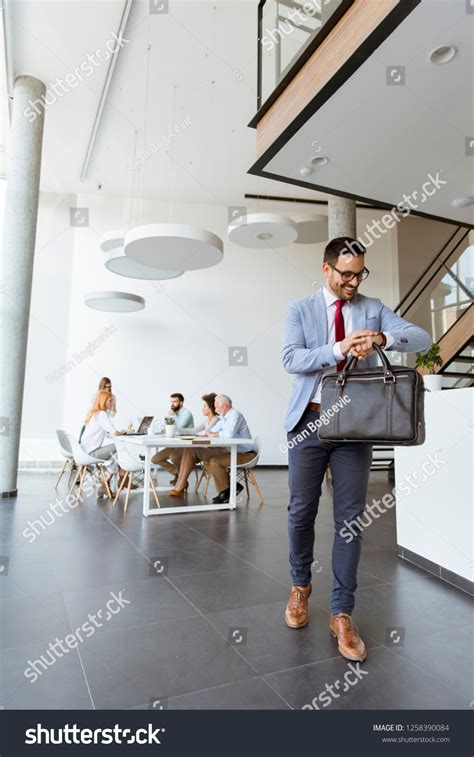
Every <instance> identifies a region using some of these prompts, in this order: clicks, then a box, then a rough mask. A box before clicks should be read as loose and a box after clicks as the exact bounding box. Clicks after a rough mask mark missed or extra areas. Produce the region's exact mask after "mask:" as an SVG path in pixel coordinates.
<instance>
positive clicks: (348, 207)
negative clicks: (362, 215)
mask: <svg viewBox="0 0 474 757" xmlns="http://www.w3.org/2000/svg"><path fill="white" fill-rule="evenodd" d="M328 223H329V239H330V240H331V239H334V238H335V237H352V239H357V220H356V203H355V200H349V199H348V198H347V197H335V196H334V195H331V196H330V197H329V199H328Z"/></svg>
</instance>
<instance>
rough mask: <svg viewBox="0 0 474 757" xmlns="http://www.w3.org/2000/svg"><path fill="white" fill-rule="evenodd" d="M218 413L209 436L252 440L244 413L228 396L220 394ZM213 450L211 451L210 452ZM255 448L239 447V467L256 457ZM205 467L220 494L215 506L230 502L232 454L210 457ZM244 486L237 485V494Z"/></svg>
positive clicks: (220, 453) (243, 445) (241, 445)
mask: <svg viewBox="0 0 474 757" xmlns="http://www.w3.org/2000/svg"><path fill="white" fill-rule="evenodd" d="M215 406H216V412H217V414H218V415H219V420H218V421H217V423H216V425H215V426H214V428H213V429H212V431H208V432H207V436H211V437H217V438H222V439H249V440H251V439H252V434H251V433H250V429H249V427H248V425H247V421H246V420H245V418H244V416H243V415H242V413H240V412H239V411H238V410H236V409H235V408H234V407H232V400H231V399H230V397H228V396H227V395H226V394H218V395H217V397H216V399H215ZM210 451H211V450H209V452H210ZM256 454H257V453H256V451H255V446H254V444H253V443H252V442H251V441H250V442H249V444H239V446H238V447H237V465H242V464H243V463H248V462H250V460H253V458H254V457H255V455H256ZM204 466H205V468H206V470H207V471H208V473H210V475H211V476H212V477H213V479H214V483H215V485H216V490H217V492H218V494H217V496H216V497H214V499H213V500H212V501H213V503H214V504H224V503H226V502H228V501H229V497H230V485H229V468H230V452H224V453H222V452H221V451H219V454H216V455H215V456H214V457H208V458H207V459H205V460H204ZM242 488H243V487H242V485H241V484H238V485H237V493H239V492H241V491H242Z"/></svg>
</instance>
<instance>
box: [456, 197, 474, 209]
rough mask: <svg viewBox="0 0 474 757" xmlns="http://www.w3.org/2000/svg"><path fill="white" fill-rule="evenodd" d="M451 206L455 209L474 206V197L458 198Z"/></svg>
mask: <svg viewBox="0 0 474 757" xmlns="http://www.w3.org/2000/svg"><path fill="white" fill-rule="evenodd" d="M451 205H452V206H453V208H468V207H469V206H470V205H474V197H456V199H455V200H453V201H452V203H451Z"/></svg>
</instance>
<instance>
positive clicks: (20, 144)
mask: <svg viewBox="0 0 474 757" xmlns="http://www.w3.org/2000/svg"><path fill="white" fill-rule="evenodd" d="M45 90H46V88H45V86H44V84H43V83H42V82H41V81H39V80H38V79H35V78H34V77H33V76H18V77H17V78H16V80H15V87H14V91H13V109H12V122H11V131H10V138H9V146H8V163H7V191H6V198H5V211H4V218H3V246H2V252H1V255H0V322H1V331H0V341H1V344H0V496H1V497H14V496H16V494H17V469H18V451H19V446H20V429H21V414H22V408H23V387H24V382H25V364H26V347H27V342H28V322H29V317H30V303H31V284H32V278H33V258H34V251H35V239H36V220H37V215H38V197H39V182H40V171H41V146H42V141H43V123H44V108H43V105H42V102H44V101H41V99H40V98H42V96H43V95H44V94H45ZM35 101H37V104H36V109H33V107H32V103H35ZM37 111H38V112H37ZM51 296H53V297H54V292H52V293H51ZM37 400H38V402H41V397H37Z"/></svg>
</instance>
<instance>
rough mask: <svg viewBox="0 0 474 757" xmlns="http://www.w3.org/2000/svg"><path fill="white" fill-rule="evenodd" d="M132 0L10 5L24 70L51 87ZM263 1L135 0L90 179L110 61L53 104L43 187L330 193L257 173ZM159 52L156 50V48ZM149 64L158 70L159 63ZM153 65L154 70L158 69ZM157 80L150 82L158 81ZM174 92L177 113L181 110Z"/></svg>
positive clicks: (109, 191) (123, 192) (212, 194)
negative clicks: (177, 128)
mask: <svg viewBox="0 0 474 757" xmlns="http://www.w3.org/2000/svg"><path fill="white" fill-rule="evenodd" d="M123 5H124V3H123V0H101V1H99V2H96V1H94V2H89V0H80V2H77V1H74V2H73V1H72V0H56V1H53V2H43V0H33V1H30V2H26V1H23V0H21V1H19V2H15V3H14V4H13V3H11V7H12V13H13V26H14V39H13V51H14V56H13V57H14V66H15V74H16V75H18V74H20V73H29V74H32V75H34V76H36V77H38V78H39V79H41V80H42V81H43V82H44V83H45V84H46V85H47V86H48V84H49V83H50V82H54V81H55V80H56V77H64V76H66V75H67V74H68V73H69V74H70V73H72V72H74V71H75V69H76V68H77V67H78V66H80V64H81V63H82V62H84V61H86V60H87V54H88V53H90V54H92V53H95V51H96V50H98V49H101V50H104V49H105V43H106V42H107V40H109V39H111V33H112V32H113V31H116V30H117V29H118V26H119V22H120V18H121V14H122V9H123ZM257 5H258V0H213V2H204V1H201V0H171V2H170V3H169V12H168V13H166V14H158V15H155V14H150V12H149V6H150V4H149V0H146V2H145V1H144V0H135V2H134V4H133V7H132V11H131V15H130V19H129V24H128V28H127V32H126V35H125V36H126V39H128V40H130V41H129V42H127V43H124V46H123V49H122V50H121V52H120V54H119V57H118V60H117V65H116V68H115V73H114V77H113V81H112V86H111V89H110V91H109V96H108V100H107V104H106V107H105V111H104V115H103V119H102V123H101V126H100V129H99V133H98V138H97V141H96V145H95V149H94V152H93V155H92V160H91V163H90V169H89V172H88V176H87V179H86V181H85V182H84V183H81V182H80V174H81V169H82V164H83V160H84V157H85V154H86V150H87V145H88V141H89V136H90V132H91V129H92V125H93V121H94V116H95V113H96V110H97V106H98V103H99V97H100V93H101V90H102V86H103V84H104V80H105V75H106V68H107V66H106V65H100V66H97V67H94V71H93V74H92V75H90V76H89V77H87V78H84V81H83V82H82V83H79V85H78V86H77V87H75V88H71V89H70V90H69V91H68V92H67V93H66V94H64V95H63V96H62V97H57V98H56V102H54V103H52V104H49V105H48V106H47V108H46V121H45V134H44V152H43V166H42V189H43V190H44V191H53V192H58V193H59V194H66V193H88V192H94V193H95V192H98V191H99V190H98V185H99V184H100V185H101V187H102V188H101V190H100V192H101V193H102V194H105V195H118V196H130V195H132V194H133V195H134V196H135V197H139V196H141V195H142V194H143V196H144V197H145V198H157V199H161V200H168V199H169V198H170V197H171V196H172V198H173V201H182V202H199V203H211V204H213V203H219V204H221V203H223V204H230V205H243V204H245V201H244V198H243V196H244V193H245V192H248V193H260V194H278V195H285V196H290V197H296V196H298V197H310V198H312V199H321V198H324V197H325V195H323V194H321V193H317V194H316V193H315V192H314V191H308V190H306V189H302V188H296V187H293V186H285V185H282V184H279V183H277V182H275V181H272V180H267V179H257V178H256V177H254V176H250V175H248V174H247V170H248V168H249V166H250V165H251V164H252V163H253V162H254V160H255V154H256V148H255V131H254V130H253V129H249V128H248V127H247V123H248V121H249V120H250V118H251V117H252V116H253V115H254V113H255V110H256V83H257V54H256V53H257V50H256V30H257ZM148 48H149V49H148ZM148 67H149V68H148ZM147 68H148V76H147ZM147 79H148V81H147ZM173 93H174V109H173ZM186 117H188V119H190V120H191V123H190V124H189V125H187V126H186V127H185V128H184V129H183V130H182V132H181V133H180V134H179V135H178V136H177V137H175V139H174V140H173V142H172V146H170V147H169V148H166V147H163V148H162V149H160V150H159V151H158V153H156V154H155V155H154V156H153V157H152V158H151V159H149V160H147V161H146V162H145V165H144V167H143V168H142V169H140V170H135V171H133V170H127V169H128V166H129V165H130V163H131V162H132V160H133V157H134V150H135V132H137V148H136V157H140V156H142V155H143V153H144V150H145V147H146V146H147V145H149V144H150V143H152V142H156V143H158V142H159V141H162V139H163V136H164V135H165V134H166V133H167V131H168V130H169V129H171V128H172V126H173V123H176V122H177V121H179V120H184V119H185V118H186Z"/></svg>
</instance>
